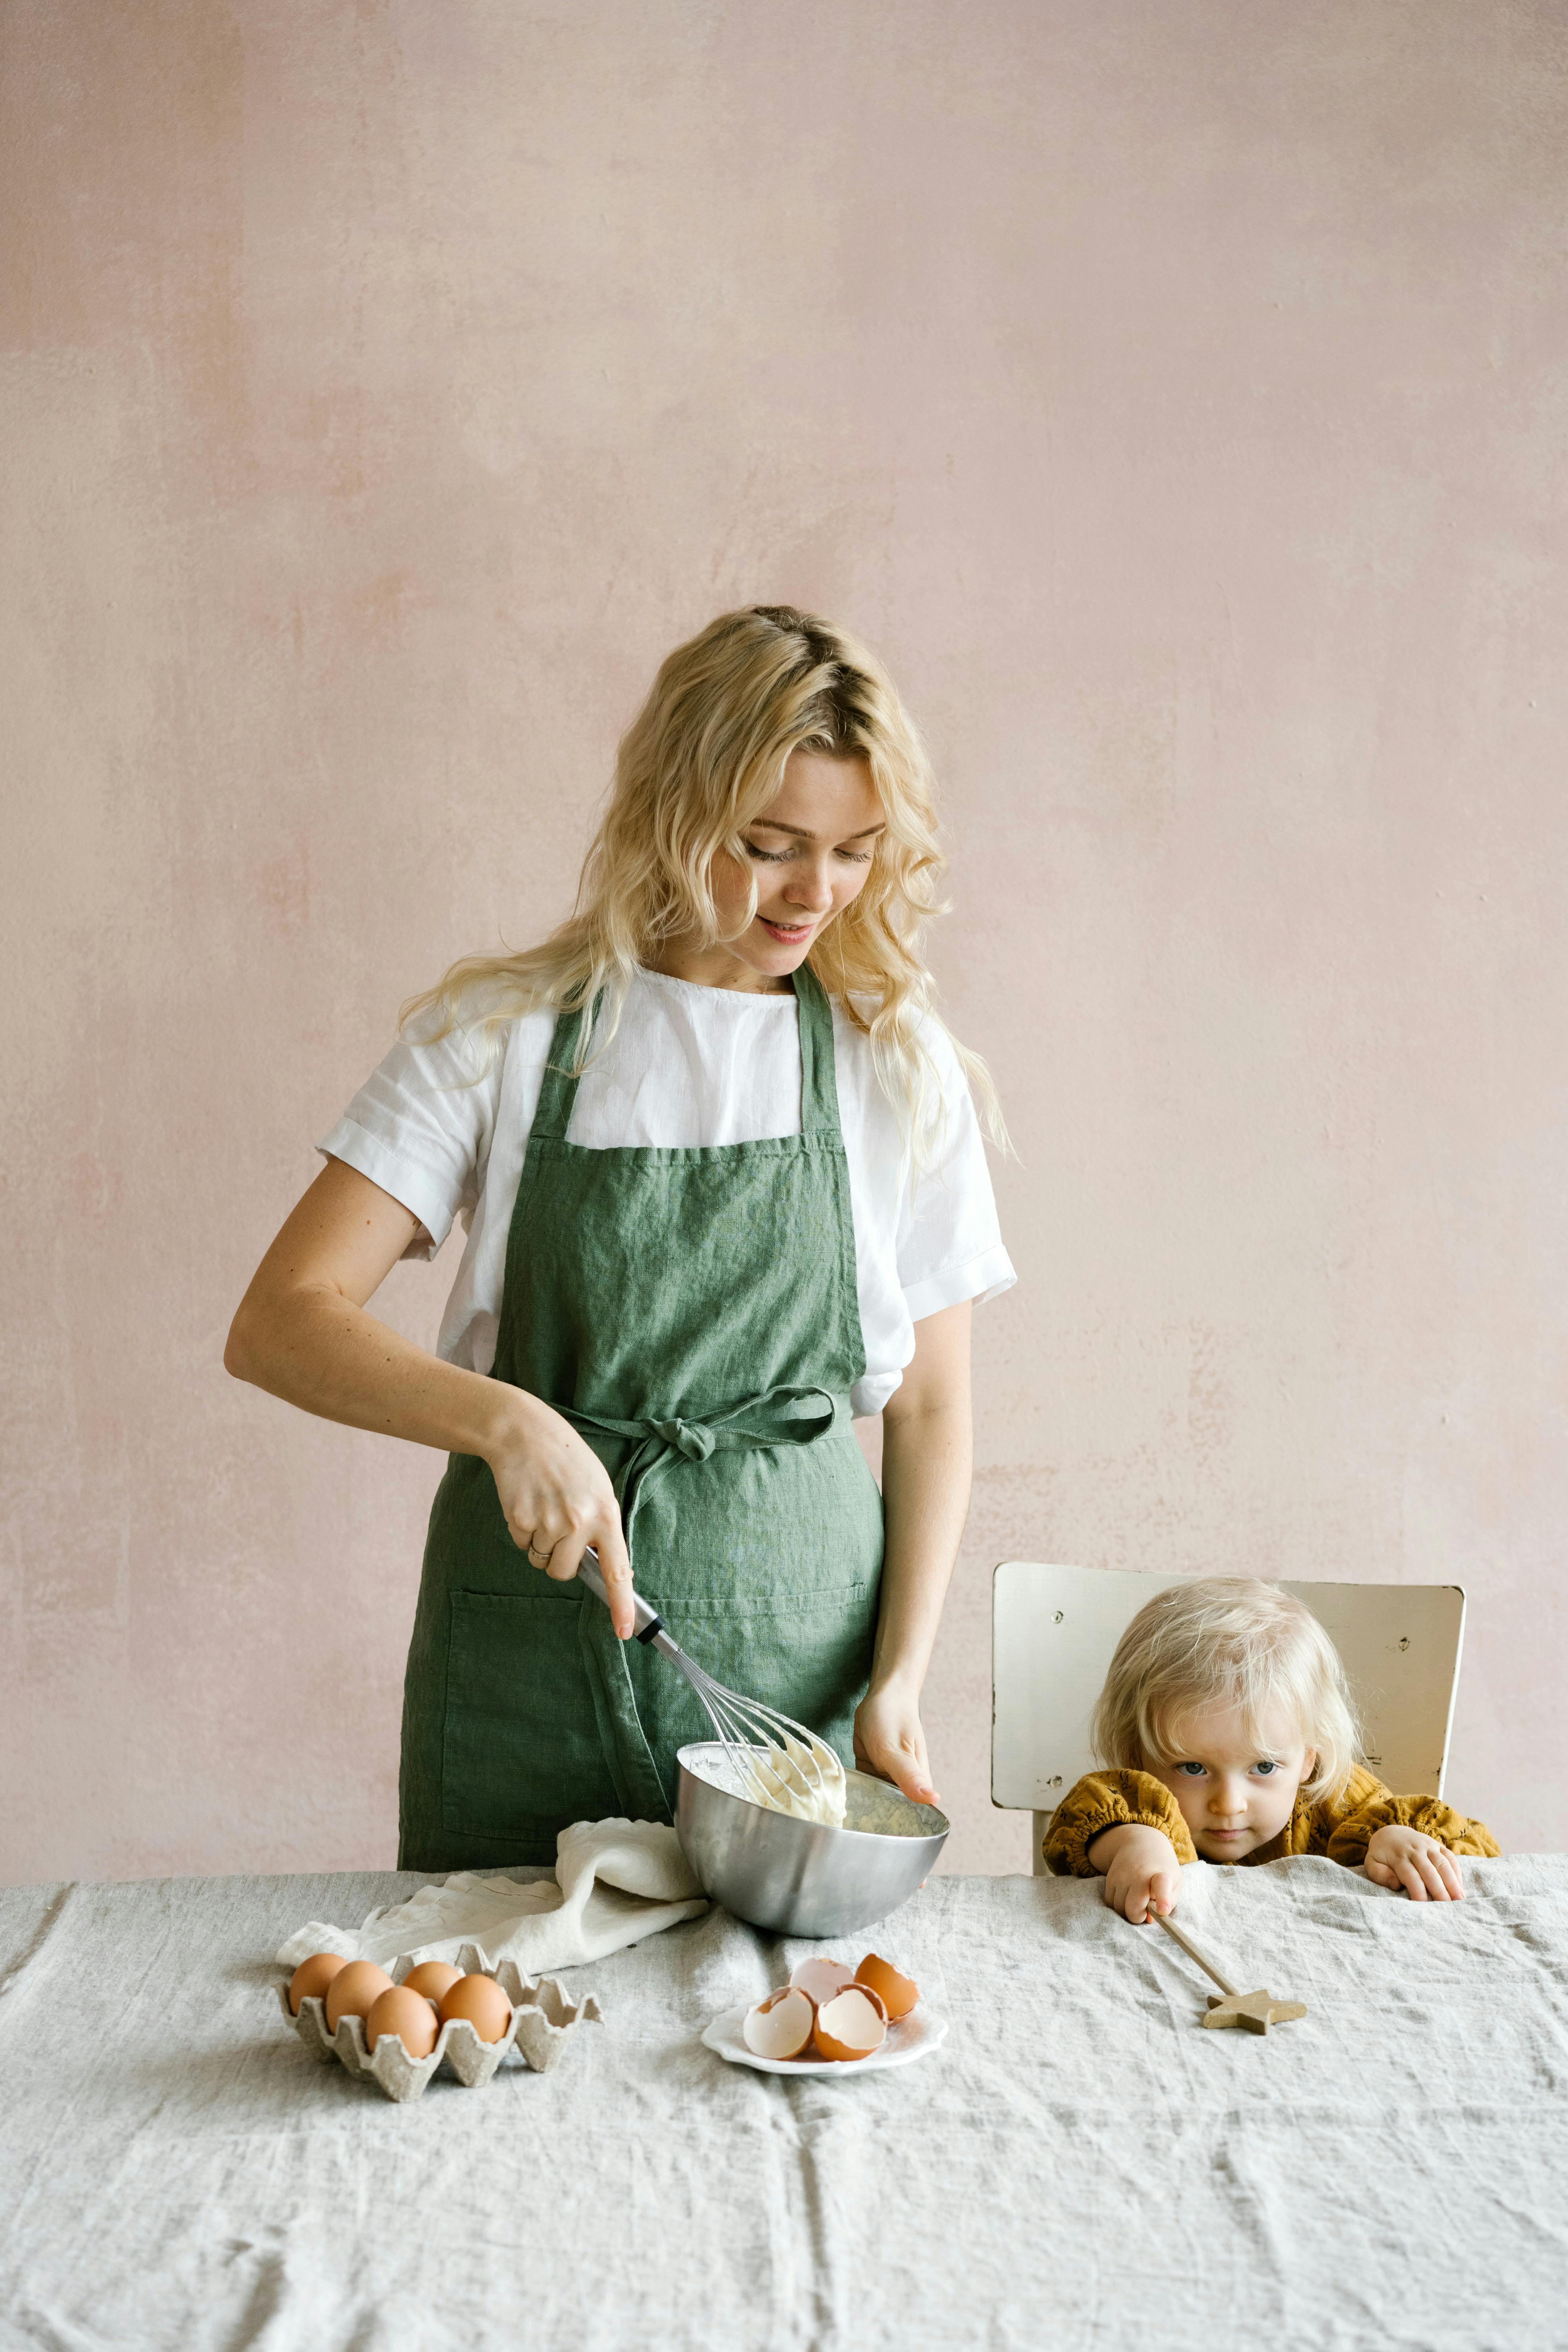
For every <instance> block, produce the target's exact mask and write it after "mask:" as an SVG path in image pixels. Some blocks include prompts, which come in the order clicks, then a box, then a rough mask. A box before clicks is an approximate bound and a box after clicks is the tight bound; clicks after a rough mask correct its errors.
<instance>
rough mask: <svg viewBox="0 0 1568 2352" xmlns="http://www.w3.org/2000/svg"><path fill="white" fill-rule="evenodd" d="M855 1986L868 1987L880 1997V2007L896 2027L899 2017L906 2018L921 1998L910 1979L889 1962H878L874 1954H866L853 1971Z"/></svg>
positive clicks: (912, 1980) (916, 1986)
mask: <svg viewBox="0 0 1568 2352" xmlns="http://www.w3.org/2000/svg"><path fill="white" fill-rule="evenodd" d="M855 1981H856V1983H857V1984H862V1985H869V1987H870V1989H871V1990H872V1991H873V1992H879V1993H880V1994H881V1996H882V2007H883V2008H884V2009H885V2010H886V2011H887V2012H888V2016H889V2021H891V2022H892V2023H893V2024H894V2025H896V2024H897V2023H898V2021H899V2020H900V2017H908V2015H909V2013H910V2010H911V2009H913V2007H914V2005H915V2003H916V2001H917V2000H919V1999H920V1997H921V1990H920V1987H919V1985H917V1984H916V1982H915V1980H914V1979H913V1978H912V1977H906V1976H902V1975H900V1972H899V1970H898V1969H896V1968H895V1967H894V1966H893V1964H892V1962H891V1960H880V1959H879V1958H878V1957H877V1955H876V1953H875V1952H868V1953H867V1955H866V1957H865V1958H864V1959H863V1960H862V1961H861V1963H860V1965H859V1967H858V1969H856V1971H855Z"/></svg>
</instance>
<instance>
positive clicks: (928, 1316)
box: [226, 606, 1014, 1871]
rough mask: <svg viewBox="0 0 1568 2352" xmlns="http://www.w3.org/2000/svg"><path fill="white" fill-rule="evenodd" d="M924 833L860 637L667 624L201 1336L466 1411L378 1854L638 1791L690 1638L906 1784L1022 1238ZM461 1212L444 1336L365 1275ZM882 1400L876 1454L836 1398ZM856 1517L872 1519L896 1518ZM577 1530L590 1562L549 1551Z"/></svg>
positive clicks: (424, 1411) (680, 1734) (457, 1412)
mask: <svg viewBox="0 0 1568 2352" xmlns="http://www.w3.org/2000/svg"><path fill="white" fill-rule="evenodd" d="M940 868H941V859H940V856H939V853H938V849H937V845H936V838H935V832H934V819H933V810H932V799H931V782H930V777H929V772H928V770H927V766H926V762H925V760H924V756H923V754H922V752H921V747H920V744H919V741H918V739H917V737H916V735H915V733H914V730H913V729H912V728H911V726H910V722H909V720H908V719H907V718H906V716H905V714H904V712H903V711H902V709H901V708H900V703H899V700H898V698H897V696H896V695H895V693H894V691H893V689H892V687H891V686H890V684H889V681H888V679H887V678H886V677H885V676H884V674H883V672H882V671H881V669H880V668H879V666H878V665H877V664H876V663H875V662H874V661H873V660H872V659H871V657H870V656H868V654H866V653H865V652H863V651H862V650H861V649H860V648H858V646H855V645H854V644H853V643H852V642H851V641H850V640H849V639H848V638H847V637H846V636H845V635H843V634H842V633H841V632H839V631H838V630H837V629H834V628H832V627H831V626H830V625H828V624H827V623H826V622H823V621H819V620H816V619H814V618H811V617H810V616H808V615H805V614H799V613H795V612H793V611H789V610H784V609H780V608H774V607H767V606H757V607H754V608H752V610H750V611H747V612H742V613H732V614H726V615H724V616H723V617H722V618H721V619H720V620H718V621H715V622H714V623H713V624H712V625H711V626H710V627H709V628H707V629H705V630H704V631H703V632H702V634H701V635H700V636H698V637H696V638H695V639H693V641H692V642H691V643H690V644H689V645H687V646H681V647H679V649H678V651H676V652H675V653H673V654H672V655H671V656H669V658H668V661H666V663H665V664H664V667H663V668H662V669H661V670H660V672H659V674H658V678H657V680H656V681H655V684H654V688H653V691H652V693H651V694H650V696H649V698H648V700H647V704H646V706H645V707H644V709H643V710H642V712H641V714H640V715H639V717H638V718H637V720H636V722H635V723H634V725H633V726H632V728H631V730H630V731H629V732H628V733H627V735H626V739H625V740H624V741H623V743H622V745H621V749H620V754H619V759H618V762H617V770H616V785H615V790H614V793H613V795H612V798H611V803H610V806H609V810H608V813H607V814H606V816H605V821H604V824H603V825H602V826H601V828H600V831H599V834H598V836H597V838H596V840H595V843H594V845H593V848H592V849H591V851H590V853H589V856H588V860H587V864H586V866H585V867H584V878H583V885H582V888H581V890H580V892H579V897H578V907H577V911H576V913H575V914H574V916H573V918H572V919H571V920H570V921H569V922H567V923H565V924H563V926H562V927H561V928H560V929H558V930H557V931H555V932H554V933H553V934H552V937H551V938H550V939H549V940H547V941H546V942H545V944H544V945H543V946H542V947H539V948H534V949H531V950H528V951H527V952H525V953H523V954H521V955H515V956H508V957H490V958H484V957H472V958H469V959H468V960H467V961H465V962H463V963H460V964H458V965H457V966H455V967H454V969H453V970H452V971H450V972H449V973H448V974H447V978H446V980H445V981H444V982H442V983H441V986H440V987H439V988H438V989H436V990H433V991H432V992H430V993H429V995H428V996H426V997H425V998H423V999H420V1000H418V1001H416V1004H415V1005H414V1006H412V1007H410V1008H409V1012H408V1013H407V1015H406V1016H405V1037H404V1042H402V1043H400V1044H399V1045H396V1046H395V1048H394V1049H393V1051H392V1052H391V1053H390V1054H389V1055H387V1057H386V1059H385V1061H384V1062H383V1063H382V1065H381V1066H380V1068H379V1069H378V1070H377V1071H376V1072H375V1074H374V1076H373V1077H372V1078H371V1080H370V1082H369V1083H368V1085H367V1086H366V1087H364V1088H363V1091H362V1092H361V1093H360V1094H359V1095H358V1096H356V1097H355V1099H354V1101H353V1103H352V1104H351V1105H350V1107H349V1109H348V1112H347V1113H346V1115H345V1117H344V1118H343V1119H342V1121H341V1122H340V1123H339V1125H338V1126H337V1127H335V1128H334V1129H332V1131H331V1134H330V1135H329V1136H328V1137H327V1138H326V1139H325V1140H324V1141H323V1143H322V1145H321V1150H322V1152H323V1154H325V1155H326V1166H325V1168H324V1170H323V1171H322V1172H321V1175H320V1176H318V1178H317V1179H316V1181H315V1182H314V1184H313V1185H312V1186H311V1187H310V1191H309V1192H307V1193H306V1194H305V1196H304V1198H303V1199H302V1200H301V1201H300V1203H299V1205H298V1207H297V1208H296V1209H295V1210H294V1212H293V1213H292V1215H291V1216H290V1217H289V1221H288V1223H286V1224H285V1225H284V1227H283V1229H282V1231H281V1233H280V1234H279V1236H278V1238H277V1240H276V1241H275V1242H274V1243H273V1244H272V1247H271V1248H270V1250H268V1254H267V1256H266V1257H265V1259H264V1260H263V1261H262V1264H261V1266H260V1268H259V1269H258V1273H257V1276H256V1278H255V1280H254V1281H253V1283H252V1284H251V1286H250V1289H249V1291H248V1292H247V1295H246V1297H245V1299H244V1301H243V1303H242V1304H241V1307H240V1309H239V1312H238V1314H237V1317H236V1318H235V1323H234V1328H233V1331H232V1332H231V1334H230V1338H229V1343H228V1349H227V1353H226V1363H227V1365H228V1368H229V1370H231V1371H232V1372H235V1373H236V1374H237V1375H238V1376H239V1377H240V1378H241V1379H243V1380H249V1381H255V1382H257V1384H258V1386H260V1387H262V1388H265V1389H268V1390H270V1391H272V1393H273V1394H274V1395H278V1396H282V1397H286V1398H288V1399H289V1401H290V1402H292V1403H295V1404H298V1405H301V1406H303V1407H304V1408H305V1410H306V1411H307V1412H317V1413H321V1414H323V1415H325V1416H326V1417H327V1418H329V1419H331V1420H336V1421H342V1422H347V1423H351V1424H353V1426H355V1427H358V1428H362V1429H376V1430H383V1431H385V1432H386V1433H389V1434H390V1435H392V1436H395V1437H404V1438H411V1439H413V1440H414V1441H415V1442H416V1443H417V1444H425V1445H437V1446H440V1447H442V1448H444V1449H445V1450H446V1451H447V1453H448V1454H450V1457H451V1459H450V1461H449V1463H448V1465H447V1473H446V1475H445V1477H444V1478H443V1479H442V1482H441V1485H440V1487H439V1489H438V1491H437V1496H436V1501H435V1505H434V1507H433V1509H432V1512H431V1518H430V1529H429V1537H428V1540H427V1543H426V1553H425V1570H424V1578H423V1581H422V1584H421V1587H420V1595H419V1603H418V1608H417V1611H416V1618H415V1626H414V1635H413V1641H412V1643H411V1646H410V1649H409V1654H408V1668H407V1675H406V1681H405V1696H404V1717H403V1759H402V1772H401V1781H400V1805H399V1811H400V1832H401V1834H400V1853H399V1864H400V1867H402V1868H405V1869H412V1870H430V1871H437V1870H446V1869H451V1868H456V1867H460V1866H470V1865H472V1866H479V1867H483V1866H485V1865H495V1864H520V1863H541V1862H542V1863H549V1862H552V1861H553V1860H554V1858H555V1841H556V1833H557V1832H558V1831H559V1830H561V1829H562V1828H563V1827H564V1826H565V1825H566V1824H567V1823H568V1822H574V1821H579V1820H585V1819H586V1820H594V1819H600V1818H604V1817H606V1816H611V1815H627V1816H632V1817H634V1818H649V1819H654V1820H665V1821H668V1820H669V1819H671V1818H672V1817H673V1801H674V1798H675V1794H676V1762H675V1758H676V1750H677V1749H678V1748H679V1746H680V1745H681V1743H682V1742H683V1741H685V1740H688V1739H694V1738H705V1737H709V1736H710V1727H709V1726H708V1724H707V1721H706V1718H705V1717H703V1716H702V1714H701V1712H700V1708H699V1706H698V1705H697V1702H696V1701H695V1699H694V1698H693V1697H692V1696H691V1694H690V1692H689V1690H688V1688H687V1685H686V1684H685V1683H684V1681H683V1680H682V1679H681V1677H680V1676H679V1675H676V1674H675V1673H674V1672H673V1671H672V1670H671V1669H670V1667H669V1666H668V1664H666V1663H665V1662H664V1661H663V1660H662V1659H660V1658H659V1657H658V1655H656V1654H650V1653H649V1652H648V1651H647V1649H646V1648H645V1647H644V1646H643V1645H642V1644H641V1643H636V1642H631V1641H628V1639H627V1636H628V1635H629V1634H630V1633H631V1631H632V1607H631V1593H632V1577H633V1571H634V1569H635V1572H636V1577H637V1587H638V1589H639V1590H640V1591H643V1592H644V1593H645V1594H646V1595H647V1598H648V1599H649V1600H650V1601H652V1602H653V1603H654V1605H655V1606H656V1607H657V1608H658V1610H659V1612H660V1613H661V1614H662V1615H663V1617H664V1618H665V1620H666V1622H668V1625H669V1628H670V1631H671V1632H672V1633H673V1634H674V1635H675V1637H676V1639H677V1640H678V1641H679V1642H680V1643H683V1644H684V1645H685V1646H686V1647H687V1648H688V1649H689V1651H690V1653H691V1654H692V1656H693V1657H695V1658H696V1659H697V1660H698V1661H699V1663H700V1664H702V1665H704V1666H706V1667H707V1668H708V1670H709V1672H710V1674H712V1675H715V1676H716V1678H717V1679H718V1680H719V1681H721V1682H723V1683H727V1684H729V1685H731V1687H732V1688H734V1689H736V1690H739V1691H743V1692H746V1693H748V1694H749V1695H751V1696H754V1697H757V1698H760V1699H763V1700H765V1701H768V1702H770V1703H771V1704H772V1705H773V1706H778V1707H780V1708H782V1709H783V1710H784V1712H785V1713H787V1714H789V1715H791V1716H794V1717H796V1718H798V1719H799V1720H800V1721H802V1722H805V1723H806V1724H808V1725H810V1726H811V1727H812V1728H813V1729H814V1730H816V1731H817V1732H818V1733H819V1734H820V1735H821V1736H822V1737H823V1738H826V1739H827V1740H828V1741H829V1742H830V1743H831V1744H832V1745H833V1746H835V1747H836V1748H837V1749H838V1751H839V1753H840V1755H842V1756H845V1758H846V1760H847V1757H848V1749H849V1746H850V1740H851V1737H852V1739H853V1753H854V1758H855V1760H856V1761H857V1762H858V1763H859V1764H860V1765H861V1766H862V1768H863V1769H868V1770H870V1771H872V1772H876V1773H879V1774H880V1775H882V1776H883V1777H884V1778H887V1779H889V1780H894V1781H896V1782H897V1783H898V1785H899V1786H900V1788H901V1789H903V1790H904V1791H905V1793H906V1794H907V1795H909V1796H910V1797H913V1798H916V1799H918V1800H922V1801H934V1799H935V1793H936V1792H935V1790H933V1789H932V1787H931V1779H930V1773H929V1768H928V1765H927V1759H926V1747H925V1739H924V1736H923V1733H922V1731H921V1720H920V1692H921V1683H922V1682H923V1680H924V1676H925V1671H926V1666H927V1664H928V1662H929V1660H930V1656H931V1644H932V1642H933V1641H934V1639H935V1634H936V1628H937V1622H938V1619H939V1617H940V1614H941V1611H942V1598H943V1595H944V1593H945V1591H946V1587H947V1581H948V1578H949V1576H950V1575H951V1573H952V1562H953V1558H954V1555H955V1553H956V1550H957V1548H958V1540H959V1537H960V1534H961V1532H962V1530H963V1519H964V1514H965V1511H966V1509H967V1507H968V1497H969V1479H970V1414H969V1316H970V1307H971V1305H972V1302H973V1300H974V1299H975V1298H980V1297H991V1296H993V1295H994V1293H995V1292H996V1291H998V1290H1001V1289H1005V1287H1006V1286H1008V1285H1009V1284H1010V1283H1011V1282H1012V1280H1013V1278H1014V1276H1013V1270H1012V1267H1011V1265H1010V1264H1009V1263H1008V1260H1007V1256H1006V1253H1005V1250H1004V1249H1003V1247H1002V1244H1001V1239H1000V1236H999V1234H998V1232H997V1229H996V1217H995V1207H994V1201H993V1199H992V1194H991V1187H990V1180H989V1177H988V1175H987V1173H986V1169H985V1163H984V1151H983V1148H982V1145H981V1141H980V1137H979V1133H978V1129H977V1126H976V1122H975V1116H974V1112H973V1106H972V1104H971V1101H970V1097H969V1091H968V1087H967V1086H966V1084H965V1080H964V1075H963V1064H964V1062H965V1061H968V1062H969V1066H970V1068H971V1069H972V1070H973V1071H974V1072H975V1074H976V1076H977V1078H978V1080H979V1081H980V1083H981V1085H982V1087H983V1088H984V1090H985V1092H986V1095H987V1099H988V1100H989V1088H988V1084H987V1082H986V1081H985V1080H984V1072H983V1071H981V1070H980V1067H979V1065H978V1064H976V1063H974V1062H973V1060H972V1059H971V1058H970V1057H968V1056H964V1055H962V1054H961V1052H960V1051H959V1049H957V1048H956V1047H955V1046H954V1045H952V1041H951V1040H950V1039H949V1038H948V1037H947V1035H946V1034H945V1032H944V1031H943V1030H942V1028H941V1026H940V1024H938V1023H937V1021H936V1020H935V1018H934V1016H933V1015H932V1014H931V1013H930V1012H929V1010H928V1009H927V995H928V991H929V982H928V980H927V975H926V973H925V971H924V969H923V967H922V966H921V962H920V961H919V957H918V952H917V949H918V940H919V931H920V926H921V919H922V918H923V917H924V916H925V915H926V914H927V913H928V911H929V910H930V908H931V898H932V891H933V887H934V883H935V879H936V877H937V875H938V873H939V872H940ZM458 1212H460V1213H462V1214H463V1216H464V1219H465V1223H466V1224H467V1228H468V1247H467V1250H466V1251H465V1254H464V1257H463V1262H462V1265H461V1268H460V1270H459V1272H458V1280H457V1283H456V1286H455V1287H454V1289H453V1292H452V1297H451V1299H450V1301H449V1303H448V1306H447V1316H446V1320H445V1322H444V1324H443V1326H442V1330H441V1335H440V1339H439V1342H438V1349H437V1354H436V1355H434V1356H432V1355H430V1354H428V1353H427V1352H426V1350H425V1349H421V1348H418V1347H416V1346H415V1345H414V1344H413V1343H412V1342H411V1341H408V1340H405V1339H400V1338H399V1337H398V1336H397V1335H396V1334H395V1333H394V1332H391V1331H389V1330H388V1329H386V1328H385V1327H384V1325H382V1324H380V1323H378V1322H376V1321H375V1320H374V1318H372V1317H371V1316H370V1315H368V1314H367V1313H366V1312H365V1302H366V1301H367V1300H368V1299H369V1298H370V1297H371V1296H372V1295H373V1293H374V1290H375V1289H376V1286H377V1285H378V1284H379V1283H381V1282H382V1281H383V1280H384V1277H385V1276H386V1274H387V1273H388V1271H389V1270H390V1268H391V1267H392V1265H394V1264H395V1261H396V1260H397V1259H398V1258H399V1257H404V1256H414V1257H428V1256H430V1255H432V1254H433V1253H434V1251H435V1250H436V1249H437V1248H438V1247H439V1245H440V1244H441V1242H442V1241H443V1240H444V1239H445V1237H446V1234H447V1231H448V1230H449V1227H450V1224H451V1222H452V1218H453V1215H454V1214H455V1213H458ZM878 1411H880V1412H882V1413H883V1421H884V1441H883V1493H882V1495H880V1496H879V1494H878V1491H877V1487H876V1484H875V1482H874V1481H873V1479H872V1477H871V1475H870V1474H869V1472H868V1469H867V1467H866V1465H865V1461H864V1458H863V1456H862V1454H861V1453H860V1450H859V1447H858V1444H857V1443H856V1440H855V1436H854V1433H853V1430H852V1428H851V1425H850V1417H851V1414H852V1413H855V1412H858V1413H870V1412H878ZM884 1523H885V1538H884ZM588 1545H593V1546H595V1548H596V1549H597V1551H598V1555H599V1559H600V1563H601V1565H602V1568H603V1570H604V1573H605V1581H606V1584H607V1587H608V1590H609V1592H610V1597H611V1609H610V1612H605V1609H604V1607H603V1605H602V1604H601V1603H600V1602H599V1601H596V1600H595V1599H594V1598H592V1597H591V1596H590V1595H589V1594H588V1593H587V1591H586V1590H585V1588H584V1586H583V1585H582V1584H581V1583H580V1582H578V1581H576V1580H575V1576H576V1570H577V1566H578V1563H579V1561H580V1560H581V1559H582V1557H583V1554H584V1549H585V1548H586V1547H587V1546H588Z"/></svg>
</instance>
